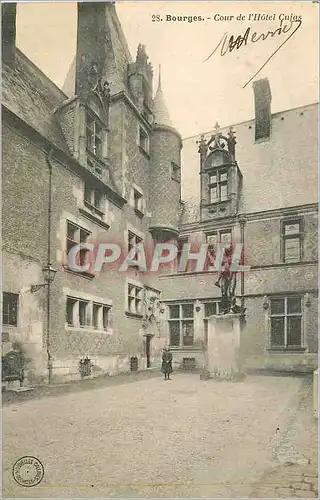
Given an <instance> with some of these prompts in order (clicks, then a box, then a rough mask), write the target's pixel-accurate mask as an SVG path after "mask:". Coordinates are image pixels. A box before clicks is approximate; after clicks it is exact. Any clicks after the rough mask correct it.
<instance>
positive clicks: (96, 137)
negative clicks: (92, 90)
mask: <svg viewBox="0 0 320 500" xmlns="http://www.w3.org/2000/svg"><path fill="white" fill-rule="evenodd" d="M86 130H87V132H86V137H87V149H88V150H89V151H90V152H91V153H92V154H94V155H95V156H97V157H98V158H102V134H103V129H102V127H101V126H100V125H99V123H98V120H97V119H96V118H94V117H93V115H91V114H90V113H87V128H86Z"/></svg>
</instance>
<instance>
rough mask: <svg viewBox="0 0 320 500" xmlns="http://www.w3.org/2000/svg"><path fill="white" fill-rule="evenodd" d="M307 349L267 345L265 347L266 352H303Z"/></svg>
mask: <svg viewBox="0 0 320 500" xmlns="http://www.w3.org/2000/svg"><path fill="white" fill-rule="evenodd" d="M306 350H307V349H306V347H269V348H268V349H267V351H268V352H270V353H276V352H280V353H283V352H288V353H289V352H301V353H303V352H305V351H306Z"/></svg>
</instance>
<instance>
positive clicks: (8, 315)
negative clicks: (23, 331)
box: [2, 292, 19, 326]
mask: <svg viewBox="0 0 320 500" xmlns="http://www.w3.org/2000/svg"><path fill="white" fill-rule="evenodd" d="M2 297H3V299H2V323H3V324H4V325H9V326H17V324H18V303H19V295H17V294H16V293H6V292H3V296H2Z"/></svg>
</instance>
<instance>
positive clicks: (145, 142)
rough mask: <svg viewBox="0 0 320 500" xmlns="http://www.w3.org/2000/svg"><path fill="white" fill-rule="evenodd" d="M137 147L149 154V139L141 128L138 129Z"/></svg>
mask: <svg viewBox="0 0 320 500" xmlns="http://www.w3.org/2000/svg"><path fill="white" fill-rule="evenodd" d="M139 146H140V148H141V149H142V150H143V151H144V152H145V153H147V154H148V153H149V137H148V134H147V132H145V131H144V130H143V128H141V127H139Z"/></svg>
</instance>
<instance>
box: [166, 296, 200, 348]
mask: <svg viewBox="0 0 320 500" xmlns="http://www.w3.org/2000/svg"><path fill="white" fill-rule="evenodd" d="M168 322H169V334H170V345H171V346H174V347H183V346H185V347H188V346H192V345H193V342H194V305H193V303H190V304H175V305H171V306H169V319H168Z"/></svg>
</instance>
